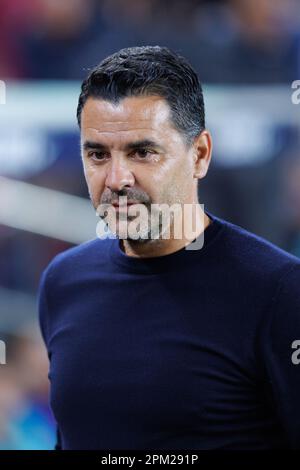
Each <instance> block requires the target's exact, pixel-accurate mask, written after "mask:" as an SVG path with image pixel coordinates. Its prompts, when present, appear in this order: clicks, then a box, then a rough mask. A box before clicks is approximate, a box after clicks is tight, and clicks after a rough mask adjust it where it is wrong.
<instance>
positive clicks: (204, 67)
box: [0, 0, 300, 450]
mask: <svg viewBox="0 0 300 470" xmlns="http://www.w3.org/2000/svg"><path fill="white" fill-rule="evenodd" d="M299 6H300V5H299V0H209V1H208V0H65V1H63V0H0V80H5V81H7V83H9V82H10V81H11V82H16V83H20V84H22V83H23V82H27V81H32V80H33V83H37V81H40V80H50V81H51V80H63V81H65V82H67V81H70V80H76V81H78V84H79V81H80V80H81V79H82V78H83V77H84V76H85V75H86V74H87V70H88V69H90V68H92V67H94V66H95V65H96V64H97V63H99V61H100V60H101V59H103V58H104V57H106V56H107V55H108V54H111V53H113V52H115V51H117V50H119V49H120V48H124V47H130V46H136V45H157V44H158V45H165V46H168V47H170V48H172V49H173V50H175V51H177V52H179V53H182V54H183V55H184V56H186V57H187V58H188V59H189V60H190V61H191V63H192V64H193V66H194V67H195V69H196V71H197V72H198V74H199V78H200V80H201V81H202V83H204V84H208V85H210V84H212V85H230V84H234V85H236V84H238V85H242V84H244V85H250V86H251V85H265V86H266V87H268V86H270V85H276V84H283V85H286V86H287V87H288V88H290V86H291V83H292V82H293V81H294V80H296V79H300V8H299ZM51 83H52V82H51ZM61 83H62V82H58V86H61ZM49 86H50V85H49ZM216 88H217V87H216ZM235 89H237V90H239V88H238V87H236V88H235ZM274 100H275V101H276V95H274ZM288 105H291V104H290V103H289V104H288ZM288 105H287V106H288ZM19 106H20V108H22V103H20V104H19ZM299 110H300V106H299ZM21 112H23V113H24V129H25V131H24V134H26V135H29V134H28V129H27V128H26V109H25V108H24V109H23V108H22V110H21ZM223 112H224V110H223ZM43 113H47V109H46V107H44V108H43ZM246 114H247V110H245V109H244V108H243V109H242V110H241V115H243V117H245V115H246ZM279 114H280V109H279V110H278V115H279ZM226 116H227V114H226ZM246 117H247V116H246ZM299 117H300V115H299ZM74 119H75V109H74ZM37 121H38V117H37ZM229 121H230V119H229ZM242 122H244V121H242ZM245 122H247V120H246V121H245ZM299 122H300V120H299ZM229 124H230V122H229ZM10 130H11V129H6V128H5V123H3V122H2V123H1V128H0V140H1V136H2V134H1V131H2V132H3V133H4V134H5V135H6V136H7V135H9V131H10ZM35 131H36V133H38V132H39V131H40V130H39V129H35ZM56 131H57V135H55V136H53V135H52V134H54V132H53V129H52V130H51V132H52V134H51V132H50V131H49V136H48V138H49V139H48V140H49V141H51V145H49V148H50V151H51V152H52V153H51V154H53V153H55V151H56V152H57V154H59V158H58V157H57V159H56V160H55V161H54V163H53V164H50V163H49V167H47V168H46V169H44V170H41V171H36V172H35V173H34V171H32V174H31V175H30V173H29V175H24V176H22V175H20V173H19V174H17V176H16V178H20V179H21V180H23V181H28V182H29V183H31V184H33V185H36V186H37V187H49V188H53V189H55V190H57V191H62V192H65V193H67V194H73V195H75V196H79V197H82V198H87V197H88V194H87V189H86V187H85V182H84V178H83V175H82V169H81V162H80V158H79V149H78V147H79V146H78V134H77V129H76V132H75V128H74V132H73V133H71V134H70V135H69V134H67V133H66V132H65V131H64V130H63V129H56ZM294 131H295V132H296V137H294V139H293V145H290V144H289V140H286V141H285V140H282V142H285V143H283V144H282V145H281V147H280V146H279V145H278V146H277V147H276V148H275V151H274V155H273V158H272V159H271V158H270V159H269V160H268V161H266V163H257V164H249V165H248V166H247V165H244V166H242V165H241V166H238V165H237V166H236V167H234V165H231V166H230V167H222V166H221V165H220V166H218V165H215V161H214V157H213V159H212V165H211V169H210V171H209V174H208V176H207V177H206V178H205V181H203V184H201V189H202V193H201V195H202V198H201V199H200V202H205V204H206V206H208V208H209V209H210V210H211V211H212V212H213V213H216V214H217V215H219V216H222V217H224V218H226V219H229V220H231V221H232V222H234V223H238V224H240V225H243V226H244V227H245V228H248V229H250V230H252V231H254V232H256V233H258V234H259V235H263V236H266V237H267V238H268V239H270V241H273V242H275V243H277V244H279V245H280V246H281V247H282V248H284V249H286V250H287V251H290V252H291V253H294V254H295V255H296V256H299V257H300V151H299V142H300V130H299V126H298V128H297V129H296V130H295V129H293V132H294ZM43 132H45V129H43ZM237 132H238V131H237ZM276 132H277V131H276ZM274 133H275V131H274ZM279 134H280V136H281V139H282V138H283V137H282V136H284V135H285V134H287V133H286V130H285V129H280V132H279ZM54 137H55V138H54ZM30 138H31V137H30V136H29V140H30ZM251 138H253V136H252V135H250V136H249V139H251ZM254 138H255V137H254ZM51 139H52V140H51ZM53 142H54V143H53ZM276 142H277V141H276ZM230 144H231V142H230ZM33 147H34V145H33ZM221 149H222V146H221ZM229 150H230V145H229ZM21 151H22V141H21V140H20V143H18V146H17V147H16V153H17V154H18V155H17V157H18V158H19V159H20V160H21V157H20V155H21V156H22V154H21ZM270 151H271V150H270ZM5 152H6V150H4V158H6V154H5ZM2 153H3V152H2ZM244 153H245V155H246V154H247V149H245V150H244ZM19 154H20V155H19ZM0 158H1V155H0ZM46 158H48V154H47V155H46V151H45V159H46ZM20 160H17V162H19V161H20ZM13 176H14V175H13ZM0 189H1V179H0ZM21 199H22V198H21V197H20V211H21V210H22V206H21V203H22V200H21ZM0 209H1V208H0ZM45 210H47V208H45ZM0 214H1V210H0ZM278 214H281V216H280V217H277V216H278ZM282 215H283V216H282ZM95 236H96V235H95ZM71 246H72V244H71V243H69V242H67V241H62V240H61V239H55V238H54V237H51V236H49V237H48V236H43V235H41V234H39V233H31V232H30V230H26V229H25V230H18V228H15V227H14V226H12V227H10V226H8V225H6V224H3V225H1V220H0V260H1V263H0V310H1V311H0V340H3V341H5V344H6V348H7V357H6V361H7V363H6V364H5V365H4V364H1V358H0V450H1V449H48V448H53V446H54V441H55V423H54V418H53V416H52V414H51V411H50V409H49V396H48V391H49V390H48V387H49V382H48V379H47V373H48V360H47V357H46V351H45V348H44V345H43V343H42V341H41V337H40V334H39V332H38V329H37V326H38V325H37V301H36V294H37V288H38V283H39V279H40V275H41V272H42V270H43V269H44V268H45V267H46V266H47V264H48V263H49V262H50V261H51V259H52V258H53V257H54V256H55V255H56V254H57V253H59V252H61V251H64V250H65V249H67V248H69V247H71Z"/></svg>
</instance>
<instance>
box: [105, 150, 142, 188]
mask: <svg viewBox="0 0 300 470" xmlns="http://www.w3.org/2000/svg"><path fill="white" fill-rule="evenodd" d="M134 182H135V179H134V176H133V174H132V172H131V171H130V169H129V168H128V166H127V164H126V162H124V161H123V160H121V159H120V158H116V159H113V158H111V162H110V164H109V166H108V169H107V174H106V180H105V185H106V187H107V188H109V189H110V190H111V191H115V192H117V191H121V190H122V189H123V188H124V187H128V186H129V187H131V186H133V185H134Z"/></svg>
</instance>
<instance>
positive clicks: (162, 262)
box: [109, 211, 225, 274]
mask: <svg viewBox="0 0 300 470" xmlns="http://www.w3.org/2000/svg"><path fill="white" fill-rule="evenodd" d="M205 213H206V215H208V217H209V218H210V219H211V220H212V222H211V223H210V224H209V225H208V226H207V227H206V229H205V230H204V244H203V246H202V248H201V249H198V250H187V249H186V247H183V248H181V249H180V250H177V251H175V252H173V253H170V254H167V255H163V256H155V257H149V258H136V257H133V256H129V255H127V254H126V253H124V251H123V250H122V248H121V247H120V240H119V239H117V238H113V239H111V240H110V241H111V245H110V248H109V257H110V259H111V261H112V262H113V263H114V264H116V265H118V266H119V267H120V268H123V269H122V270H125V271H130V272H134V273H143V274H155V273H160V272H164V271H172V270H180V269H182V268H183V267H186V266H190V265H191V263H193V262H194V261H195V260H198V259H200V258H202V257H203V256H205V254H206V253H207V251H208V249H209V247H210V246H211V245H212V243H213V241H214V240H215V239H216V237H217V235H218V234H219V233H220V232H221V231H222V229H223V228H224V226H225V225H224V222H223V220H222V219H220V218H219V217H217V216H215V215H213V214H211V213H210V212H208V211H205ZM199 237H201V235H200V236H199ZM192 243H193V242H192Z"/></svg>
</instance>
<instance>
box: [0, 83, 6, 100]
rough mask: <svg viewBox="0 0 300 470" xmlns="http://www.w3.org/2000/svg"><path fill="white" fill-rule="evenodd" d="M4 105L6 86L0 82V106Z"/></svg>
mask: <svg viewBox="0 0 300 470" xmlns="http://www.w3.org/2000/svg"><path fill="white" fill-rule="evenodd" d="M5 103H6V86H5V82H4V81H3V80H0V104H5Z"/></svg>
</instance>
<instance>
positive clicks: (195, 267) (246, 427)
mask: <svg viewBox="0 0 300 470" xmlns="http://www.w3.org/2000/svg"><path fill="white" fill-rule="evenodd" d="M77 117H78V123H79V126H80V130H81V145H82V162H83V169H84V174H85V178H86V181H87V186H88V189H89V194H90V198H91V201H92V204H93V206H94V208H95V209H96V210H97V212H98V213H100V217H101V219H102V220H103V221H104V222H105V223H106V225H107V227H108V228H109V229H110V232H111V234H112V235H113V238H112V237H111V236H110V237H106V238H103V237H101V238H100V237H99V236H98V237H96V238H95V239H94V240H91V241H89V242H86V243H83V244H81V245H79V246H77V247H74V248H71V249H69V250H67V251H65V252H63V253H60V254H59V255H57V256H56V257H55V258H54V259H53V260H52V262H51V263H50V264H49V266H48V267H47V268H46V269H45V271H44V272H43V275H42V277H41V282H40V291H39V318H40V325H41V330H42V334H43V337H44V340H45V343H46V346H47V351H48V356H49V359H50V370H49V379H50V384H51V393H50V403H51V406H52V410H53V412H54V415H55V418H56V420H57V426H58V428H57V429H58V442H57V446H56V448H58V449H186V450H187V449H276V448H300V400H299V392H300V365H299V366H298V362H299V361H298V356H297V350H298V349H297V348H298V345H299V344H300V342H299V339H300V261H299V260H298V259H297V258H296V257H294V256H292V255H290V254H288V253H286V252H285V251H283V250H281V249H279V248H278V247H276V246H274V245H273V244H271V243H269V242H268V241H266V240H264V239H262V238H260V237H258V236H256V235H254V234H252V233H250V232H248V231H246V230H244V229H242V228H241V227H239V226H236V225H234V224H231V223H229V222H228V221H225V220H223V219H221V218H219V217H217V216H215V215H213V214H211V213H208V212H207V211H204V210H203V209H202V207H203V206H202V204H200V203H199V201H198V191H197V189H198V188H197V185H198V181H200V180H201V179H202V178H203V177H204V176H205V175H206V172H207V170H208V167H209V163H210V159H211V151H212V142H211V136H210V134H209V132H208V131H207V130H206V129H205V119H204V103H203V95H202V90H201V85H200V84H199V81H198V78H197V76H196V74H195V72H194V71H193V69H192V67H191V66H190V65H189V64H188V62H187V61H186V60H185V59H184V58H183V57H181V56H179V55H177V54H175V53H173V52H171V51H170V50H168V49H167V48H164V47H158V46H155V47H134V48H129V49H122V50H121V51H119V52H117V53H115V54H113V55H112V56H110V57H108V58H106V59H105V60H103V61H102V62H101V63H100V64H99V65H98V66H97V67H96V68H95V69H94V70H92V71H91V73H90V74H89V76H88V77H87V79H86V80H85V81H84V82H83V84H82V90H81V95H80V98H79V103H78V109H77ZM124 198H125V199H124ZM124 201H125V202H124ZM127 203H128V204H127ZM129 204H131V205H129ZM159 204H166V205H167V206H173V205H174V204H175V206H176V207H177V209H178V207H179V208H183V209H185V208H188V207H192V208H193V211H192V212H190V211H186V212H185V211H184V210H183V211H181V212H180V211H179V210H177V211H176V210H175V211H174V213H171V216H170V217H169V219H167V222H162V221H161V219H160V218H158V219H157V218H156V219H155V215H157V213H158V212H159V211H158V209H157V205H159ZM102 206H104V207H105V208H106V209H107V210H106V211H103V207H102ZM137 206H140V209H141V210H140V214H137V213H134V210H135V209H136V208H137ZM109 208H113V209H114V212H112V211H109ZM152 208H153V213H152ZM142 209H143V210H142ZM132 210H133V211H132ZM130 211H132V212H130ZM161 213H162V212H161ZM153 214H154V217H153V219H152V215H153ZM188 214H189V215H188ZM176 218H177V224H178V225H177V228H178V227H179V228H183V232H181V236H179V237H176V236H175V235H176V233H177V232H176V230H175V223H176ZM150 220H151V221H152V220H153V224H149V223H148V222H149V221H150ZM178 220H179V222H178ZM137 221H138V222H137ZM190 222H192V223H193V224H192V225H193V226H195V224H196V227H197V229H196V231H194V230H193V227H192V226H191V224H190ZM129 225H131V227H129ZM129 228H130V230H129ZM168 229H169V232H168ZM126 230H127V232H126ZM126 233H127V236H124V234H125V235H126ZM168 233H169V235H170V236H169V237H165V234H168ZM203 235H204V244H203ZM197 243H198V246H197V247H196V246H194V245H195V244H197ZM193 246H194V247H193ZM192 247H193V248H195V249H191V248H192ZM196 248H197V249H196Z"/></svg>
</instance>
